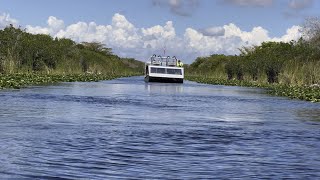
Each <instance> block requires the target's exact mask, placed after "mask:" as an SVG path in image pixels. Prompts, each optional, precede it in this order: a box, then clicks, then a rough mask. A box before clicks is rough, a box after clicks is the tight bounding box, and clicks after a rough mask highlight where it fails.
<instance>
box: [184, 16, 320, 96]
mask: <svg viewBox="0 0 320 180" xmlns="http://www.w3.org/2000/svg"><path fill="white" fill-rule="evenodd" d="M304 32H305V36H304V38H301V39H299V40H298V41H291V42H289V43H284V42H263V43H262V44H261V45H260V46H253V47H243V48H241V49H239V50H240V52H241V53H240V55H239V56H225V55H216V54H214V55H211V56H209V57H199V58H197V59H196V60H195V62H193V63H192V64H190V65H189V66H186V68H185V71H186V74H187V75H188V76H186V77H187V79H189V80H195V81H197V82H204V83H210V84H225V85H245V86H262V87H268V88H270V89H271V90H272V91H270V92H272V93H273V94H277V95H284V96H289V97H292V98H298V99H304V100H309V101H313V102H319V101H320V100H319V94H320V88H310V87H319V85H320V70H319V69H320V48H319V47H320V41H319V39H320V20H319V19H316V20H312V21H309V22H308V23H307V25H306V26H305V29H304ZM222 69H223V70H222Z"/></svg>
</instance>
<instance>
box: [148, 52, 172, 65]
mask: <svg viewBox="0 0 320 180" xmlns="http://www.w3.org/2000/svg"><path fill="white" fill-rule="evenodd" d="M150 60H151V64H152V65H156V66H171V67H176V66H177V61H178V59H177V58H176V57H175V56H172V57H170V56H167V57H162V56H160V55H158V56H157V55H155V54H154V55H153V56H151V58H150Z"/></svg>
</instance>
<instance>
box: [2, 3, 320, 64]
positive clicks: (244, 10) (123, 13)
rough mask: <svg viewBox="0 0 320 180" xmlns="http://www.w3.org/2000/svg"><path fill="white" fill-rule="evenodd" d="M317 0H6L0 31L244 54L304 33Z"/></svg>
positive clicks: (190, 54)
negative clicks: (244, 50)
mask: <svg viewBox="0 0 320 180" xmlns="http://www.w3.org/2000/svg"><path fill="white" fill-rule="evenodd" d="M319 16H320V1H317V0H28V1H26V0H0V29H3V28H5V27H6V26H8V25H9V24H13V25H14V26H16V27H19V26H20V27H21V28H23V29H26V31H27V32H29V33H33V34H39V33H43V34H49V35H51V36H53V37H57V38H70V39H72V40H74V41H76V42H79V43H80V42H100V43H103V44H105V46H106V47H110V48H112V49H113V52H114V53H115V54H117V55H119V56H121V57H132V58H136V59H138V60H141V61H146V60H147V59H148V58H149V57H150V56H151V55H153V54H157V55H162V56H163V55H165V56H168V55H169V56H176V57H178V58H179V59H181V60H182V61H183V62H184V63H192V62H193V61H194V60H195V59H196V58H197V57H199V56H209V55H211V54H226V55H234V54H239V48H241V47H244V46H255V45H260V44H261V43H262V42H265V41H277V42H279V41H283V42H289V41H291V40H296V39H298V38H300V37H301V28H302V27H303V24H304V23H305V20H306V19H307V18H310V17H319Z"/></svg>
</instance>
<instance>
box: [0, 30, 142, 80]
mask: <svg viewBox="0 0 320 180" xmlns="http://www.w3.org/2000/svg"><path fill="white" fill-rule="evenodd" d="M124 71H133V72H138V73H142V72H143V63H142V62H140V61H137V60H134V59H131V58H120V57H119V56H117V55H114V54H113V53H112V49H111V48H107V47H105V45H104V44H102V43H99V42H82V43H76V42H74V41H72V40H71V39H66V38H53V37H51V36H50V35H45V34H30V33H27V32H26V31H25V30H23V29H21V28H15V27H13V26H12V25H10V26H8V27H6V28H4V29H2V30H0V73H1V74H11V73H33V72H36V73H38V72H39V73H63V74H75V73H102V74H106V73H117V72H124Z"/></svg>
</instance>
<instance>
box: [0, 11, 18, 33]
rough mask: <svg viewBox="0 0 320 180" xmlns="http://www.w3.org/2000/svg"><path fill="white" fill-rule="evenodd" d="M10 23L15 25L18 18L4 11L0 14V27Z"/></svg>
mask: <svg viewBox="0 0 320 180" xmlns="http://www.w3.org/2000/svg"><path fill="white" fill-rule="evenodd" d="M10 24H12V25H13V26H17V25H18V20H16V19H13V18H11V17H10V15H9V14H6V13H3V14H2V15H0V29H3V28H5V27H6V26H9V25H10Z"/></svg>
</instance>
